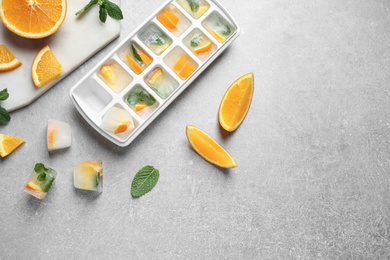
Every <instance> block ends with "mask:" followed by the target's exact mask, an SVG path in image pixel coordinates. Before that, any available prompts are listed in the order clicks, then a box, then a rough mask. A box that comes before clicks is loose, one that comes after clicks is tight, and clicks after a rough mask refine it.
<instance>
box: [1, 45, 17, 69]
mask: <svg viewBox="0 0 390 260" xmlns="http://www.w3.org/2000/svg"><path fill="white" fill-rule="evenodd" d="M20 65H22V63H21V62H20V61H19V60H18V59H17V58H16V57H15V56H14V55H13V54H12V52H11V51H10V50H8V49H7V47H5V45H3V44H0V72H6V71H11V70H14V69H16V68H19V67H20Z"/></svg>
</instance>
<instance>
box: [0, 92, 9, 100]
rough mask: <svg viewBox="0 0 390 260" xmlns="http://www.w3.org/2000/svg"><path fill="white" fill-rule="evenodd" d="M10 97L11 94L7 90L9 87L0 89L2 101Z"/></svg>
mask: <svg viewBox="0 0 390 260" xmlns="http://www.w3.org/2000/svg"><path fill="white" fill-rule="evenodd" d="M8 97H9V94H8V92H7V89H3V90H2V91H0V100H1V101H3V100H6V99H7V98H8Z"/></svg>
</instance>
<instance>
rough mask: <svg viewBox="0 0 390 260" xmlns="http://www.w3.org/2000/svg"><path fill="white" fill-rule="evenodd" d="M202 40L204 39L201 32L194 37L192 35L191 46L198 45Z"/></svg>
mask: <svg viewBox="0 0 390 260" xmlns="http://www.w3.org/2000/svg"><path fill="white" fill-rule="evenodd" d="M201 40H202V38H201V36H200V35H199V34H195V35H194V37H192V39H191V42H190V44H191V47H198V46H199V44H200V41H201Z"/></svg>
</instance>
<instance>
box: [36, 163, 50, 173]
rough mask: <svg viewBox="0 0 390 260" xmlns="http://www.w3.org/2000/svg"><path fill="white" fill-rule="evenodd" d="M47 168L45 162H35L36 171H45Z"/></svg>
mask: <svg viewBox="0 0 390 260" xmlns="http://www.w3.org/2000/svg"><path fill="white" fill-rule="evenodd" d="M46 170H47V169H46V168H45V165H43V163H37V164H35V167H34V171H35V172H36V173H43V172H45V171H46Z"/></svg>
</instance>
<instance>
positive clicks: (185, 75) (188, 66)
mask: <svg viewBox="0 0 390 260" xmlns="http://www.w3.org/2000/svg"><path fill="white" fill-rule="evenodd" d="M194 70H195V67H194V66H192V65H191V64H189V63H186V64H185V65H184V68H183V70H182V71H181V72H180V73H179V77H180V78H182V79H186V78H188V77H189V76H190V75H191V74H192V72H194Z"/></svg>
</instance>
